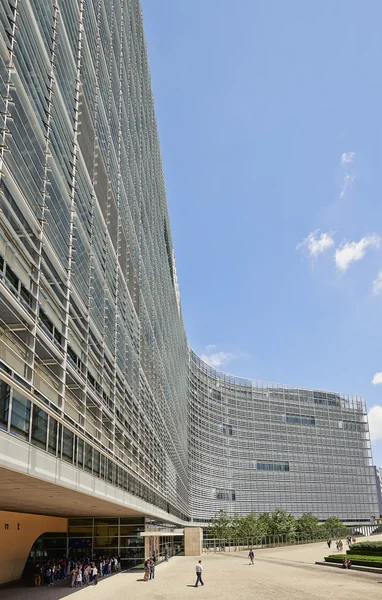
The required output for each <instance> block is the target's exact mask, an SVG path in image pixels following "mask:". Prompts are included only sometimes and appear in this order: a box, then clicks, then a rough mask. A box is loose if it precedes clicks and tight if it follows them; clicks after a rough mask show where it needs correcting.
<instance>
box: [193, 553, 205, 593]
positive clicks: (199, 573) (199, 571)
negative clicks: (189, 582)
mask: <svg viewBox="0 0 382 600" xmlns="http://www.w3.org/2000/svg"><path fill="white" fill-rule="evenodd" d="M195 570H196V581H195V587H198V584H199V583H201V584H202V585H204V583H203V580H202V573H203V566H202V561H201V560H199V562H198V563H197V565H196V569H195Z"/></svg>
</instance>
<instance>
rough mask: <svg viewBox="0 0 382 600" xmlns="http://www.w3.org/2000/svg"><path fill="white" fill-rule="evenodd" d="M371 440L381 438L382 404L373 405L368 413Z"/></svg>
mask: <svg viewBox="0 0 382 600" xmlns="http://www.w3.org/2000/svg"><path fill="white" fill-rule="evenodd" d="M367 416H368V418H369V427H370V437H371V440H372V441H375V440H380V439H382V406H378V405H376V406H373V407H372V408H371V409H370V410H369V413H368V415H367Z"/></svg>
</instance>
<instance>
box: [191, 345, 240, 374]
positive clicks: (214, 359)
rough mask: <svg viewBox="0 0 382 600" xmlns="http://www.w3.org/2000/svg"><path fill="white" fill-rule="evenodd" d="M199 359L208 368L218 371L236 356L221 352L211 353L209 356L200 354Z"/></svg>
mask: <svg viewBox="0 0 382 600" xmlns="http://www.w3.org/2000/svg"><path fill="white" fill-rule="evenodd" d="M207 348H210V346H207ZM200 358H201V359H202V360H204V362H206V363H207V364H208V365H210V367H215V369H218V368H219V367H222V366H223V365H227V364H228V363H230V362H231V360H233V359H234V358H236V355H235V354H232V353H231V352H222V351H221V352H212V353H211V354H202V355H201V356H200Z"/></svg>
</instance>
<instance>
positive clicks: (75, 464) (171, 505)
mask: <svg viewBox="0 0 382 600" xmlns="http://www.w3.org/2000/svg"><path fill="white" fill-rule="evenodd" d="M0 84H1V86H0V208H1V211H0V380H1V381H0V446H1V447H0V450H1V452H0V455H1V457H2V458H0V477H1V478H2V483H3V484H6V485H3V486H2V495H1V498H0V509H4V510H8V511H9V510H20V511H21V512H22V511H25V512H28V511H29V512H39V513H42V514H45V513H46V514H49V515H57V516H67V517H68V516H71V517H75V516H78V517H79V516H86V517H88V518H91V519H95V518H98V517H102V513H101V512H100V511H101V510H104V511H106V512H107V514H109V516H110V517H111V516H115V517H116V518H121V516H123V514H124V512H125V513H126V512H128V513H129V515H130V516H131V518H132V517H133V516H139V515H146V516H150V517H153V518H157V519H160V520H162V521H164V520H166V519H167V521H172V522H173V523H177V524H181V523H187V522H188V521H190V520H195V521H205V520H208V518H209V517H210V516H211V515H212V514H214V513H215V512H216V511H217V510H219V509H220V508H224V509H226V510H228V512H230V513H236V512H239V513H241V514H244V513H247V512H250V511H253V510H254V511H256V512H259V511H260V512H261V511H267V510H272V509H273V508H275V507H281V508H285V509H286V510H288V511H290V512H292V513H293V514H295V515H296V516H298V515H300V514H302V513H303V512H308V511H311V512H313V513H315V514H317V516H318V517H319V518H320V519H325V518H327V517H328V516H331V515H333V514H336V515H337V516H339V517H340V518H342V519H345V520H346V521H350V522H351V521H354V520H357V521H369V520H370V519H371V518H372V516H373V515H376V514H378V512H377V511H378V503H377V498H376V493H375V485H374V475H373V471H372V467H371V450H370V440H369V433H368V424H367V418H366V407H365V403H364V400H363V399H360V398H353V397H346V396H342V395H339V394H329V393H326V392H315V391H310V390H300V389H296V388H286V387H280V386H274V385H272V386H270V385H267V384H262V383H261V382H253V381H250V380H244V379H238V378H233V377H231V376H228V375H225V374H223V373H219V372H217V371H215V370H214V369H211V368H210V367H209V366H208V365H206V364H205V363H203V362H202V361H201V360H200V359H199V358H198V357H197V356H196V355H195V354H194V352H193V351H192V350H190V349H189V348H188V346H187V340H186V335H185V330H184V325H183V320H182V314H181V306H180V298H179V289H178V284H177V274H176V267H175V259H174V250H173V245H172V239H171V228H170V221H169V215H168V209H167V201H166V193H165V185H164V178H163V171H162V164H161V156H160V148H159V140H158V132H157V126H156V120H155V111H154V102H153V96H152V91H151V82H150V75H149V67H148V58H147V51H146V46H145V39H144V30H143V22H142V15H141V8H140V4H139V2H138V0H86V1H85V0H10V1H9V2H2V3H1V4H0ZM21 456H22V457H23V458H22V459H21ZM16 479H17V481H16ZM44 485H45V486H46V487H45V488H44ZM20 486H21V487H20ZM32 486H33V490H39V489H41V490H43V489H46V490H49V493H48V495H46V494H45V495H43V496H41V498H40V501H38V498H37V497H36V496H33V495H29V494H28V493H27V492H28V490H29V489H32ZM39 486H40V487H39ZM20 489H22V490H24V491H25V492H26V493H25V494H15V493H14V492H15V490H20ZM63 489H67V490H70V491H71V492H70V493H71V495H70V494H69V492H68V496H67V500H65V496H64V495H63V494H62V493H61V491H62V490H63ZM47 498H52V500H51V502H50V503H49V502H48V501H47ZM69 498H70V499H69ZM65 502H66V504H65ZM69 503H70V507H69ZM92 503H93V504H94V505H93V504H92ZM72 504H73V506H72ZM74 505H76V506H74ZM113 511H114V513H113V515H111V513H112V512H113ZM118 511H119V512H118ZM121 513H122V515H121ZM126 518H127V517H126Z"/></svg>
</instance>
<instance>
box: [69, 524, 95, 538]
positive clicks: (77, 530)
mask: <svg viewBox="0 0 382 600" xmlns="http://www.w3.org/2000/svg"><path fill="white" fill-rule="evenodd" d="M68 533H69V535H70V537H93V527H92V526H90V527H84V526H82V527H71V526H69V527H68Z"/></svg>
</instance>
